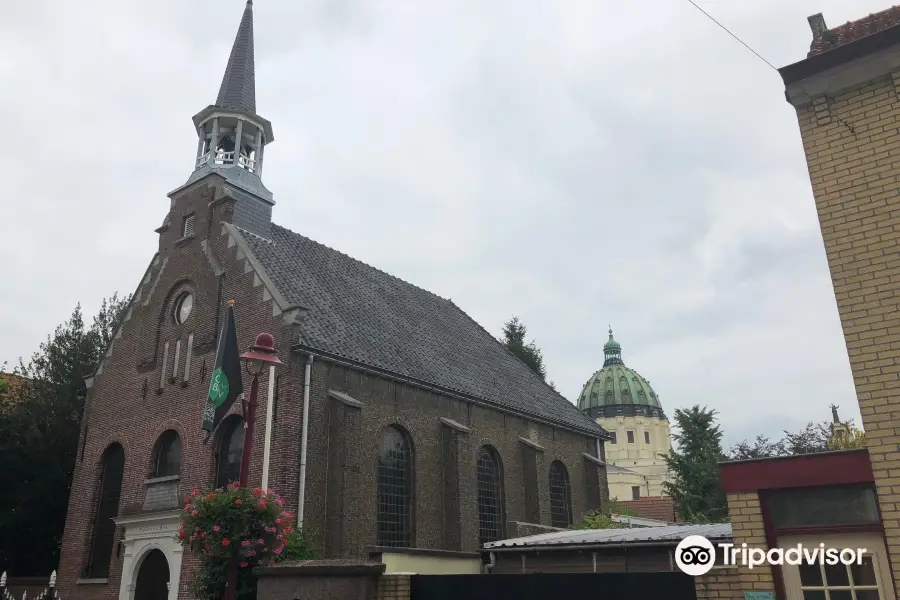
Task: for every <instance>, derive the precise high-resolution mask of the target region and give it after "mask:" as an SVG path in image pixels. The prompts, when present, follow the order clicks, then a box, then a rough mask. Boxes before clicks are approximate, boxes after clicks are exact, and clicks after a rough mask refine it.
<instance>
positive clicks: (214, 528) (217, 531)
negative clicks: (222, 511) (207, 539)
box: [213, 525, 222, 533]
mask: <svg viewBox="0 0 900 600" xmlns="http://www.w3.org/2000/svg"><path fill="white" fill-rule="evenodd" d="M220 529H222V528H221V527H219V526H218V525H213V531H215V532H216V533H219V530H220Z"/></svg>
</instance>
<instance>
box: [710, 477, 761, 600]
mask: <svg viewBox="0 0 900 600" xmlns="http://www.w3.org/2000/svg"><path fill="white" fill-rule="evenodd" d="M728 511H729V513H730V514H731V529H732V532H733V536H734V545H735V546H740V545H741V544H743V543H746V544H748V545H749V546H755V547H758V548H768V547H767V546H766V534H765V528H764V527H763V518H762V509H761V508H760V503H759V496H758V495H757V493H756V492H748V493H737V494H728ZM696 585H697V599H698V600H704V599H706V598H736V599H737V598H743V597H744V592H745V591H752V590H760V591H774V590H775V582H774V580H773V578H772V569H771V568H770V567H768V566H761V567H756V568H754V569H753V570H752V571H751V570H750V569H748V568H746V567H727V568H717V569H714V570H712V571H710V572H709V573H707V574H706V575H704V576H702V577H698V578H697V579H696Z"/></svg>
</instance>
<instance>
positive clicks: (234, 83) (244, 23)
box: [173, 0, 275, 237]
mask: <svg viewBox="0 0 900 600" xmlns="http://www.w3.org/2000/svg"><path fill="white" fill-rule="evenodd" d="M253 53H254V48H253V1H252V0H250V1H248V2H247V4H246V6H245V7H244V14H243V17H242V18H241V24H240V25H239V26H238V30H237V35H236V36H235V38H234V44H233V45H232V48H231V54H230V55H229V57H228V65H227V66H226V68H225V75H224V76H223V77H222V85H221V86H220V87H219V95H218V96H217V98H216V103H215V104H210V105H209V106H207V107H206V108H204V109H203V110H201V111H200V112H199V113H197V114H196V115H195V116H194V126H195V127H196V131H197V137H198V140H197V154H196V158H195V160H194V172H193V173H191V176H190V177H189V178H188V181H187V183H185V184H184V185H183V186H182V187H181V188H179V190H180V189H182V188H184V187H186V186H188V185H191V184H193V183H196V182H197V181H200V180H201V179H203V178H204V177H206V176H208V175H211V174H216V175H219V176H221V177H223V178H225V180H226V182H227V183H228V184H229V185H231V186H233V187H236V188H238V189H240V190H241V191H242V192H245V193H246V194H247V196H246V198H245V199H244V200H239V202H238V207H237V208H238V210H236V211H235V217H234V219H235V220H234V223H235V225H238V226H240V227H243V228H245V229H248V230H249V231H251V232H253V233H255V234H257V235H260V236H262V237H267V236H268V232H269V228H270V225H271V222H272V206H273V205H274V204H275V201H274V199H273V196H272V192H270V191H269V190H268V189H267V188H266V186H265V185H264V184H263V181H262V171H263V166H264V163H265V154H266V149H267V145H268V144H270V143H272V141H274V139H275V138H274V135H273V134H272V124H271V123H270V122H269V121H268V120H266V119H264V118H263V117H261V116H260V115H259V114H257V112H256V76H255V65H254V62H255V61H254V56H253ZM177 191H178V190H176V192H177ZM173 193H174V192H173Z"/></svg>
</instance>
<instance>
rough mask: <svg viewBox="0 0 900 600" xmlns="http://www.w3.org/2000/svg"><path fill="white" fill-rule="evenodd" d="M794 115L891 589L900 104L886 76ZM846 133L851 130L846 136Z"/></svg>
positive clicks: (896, 543) (898, 369)
mask: <svg viewBox="0 0 900 600" xmlns="http://www.w3.org/2000/svg"><path fill="white" fill-rule="evenodd" d="M819 111H820V112H819V116H818V118H817V115H816V111H815V110H814V109H813V107H812V106H808V107H800V108H798V109H797V116H798V120H799V122H800V132H801V136H802V139H803V148H804V150H805V152H806V157H807V163H808V166H809V176H810V181H811V183H812V188H813V194H814V196H815V201H816V210H817V212H818V215H819V225H820V227H821V229H822V237H823V239H824V242H825V250H826V253H827V256H828V265H829V268H830V270H831V278H832V282H833V284H834V292H835V297H836V299H837V305H838V311H839V313H840V317H841V325H842V326H843V330H844V339H845V342H846V344H847V351H848V353H849V356H850V366H851V368H852V371H853V380H854V383H855V384H856V393H857V396H858V399H859V407H860V412H861V413H862V420H863V427H864V428H865V430H866V434H867V436H868V440H869V443H868V446H869V455H870V457H871V460H872V468H873V469H874V471H875V482H876V485H877V487H878V495H879V501H880V503H881V511H882V515H883V518H884V526H885V530H886V534H887V543H888V546H889V549H888V551H889V553H890V555H891V561H892V563H893V568H894V581H895V586H896V581H897V579H898V576H900V511H898V504H897V503H898V501H900V453H898V448H900V446H898V445H900V420H898V419H900V181H898V179H900V131H898V126H900V99H898V96H897V91H896V90H895V88H894V84H893V81H892V77H891V76H890V75H887V76H885V77H883V78H880V79H878V80H876V81H873V82H870V83H868V84H866V85H865V86H861V87H859V88H857V89H854V90H850V91H848V92H845V93H842V94H840V95H838V96H837V97H836V98H834V99H833V101H832V102H831V106H830V110H828V111H824V110H823V109H821V108H820V109H819ZM851 128H852V131H851Z"/></svg>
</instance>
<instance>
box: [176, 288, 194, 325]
mask: <svg viewBox="0 0 900 600" xmlns="http://www.w3.org/2000/svg"><path fill="white" fill-rule="evenodd" d="M192 308H194V296H193V295H192V294H189V293H185V294H182V295H181V296H180V297H179V298H178V302H177V303H176V304H175V322H176V323H179V324H181V323H184V322H185V321H187V318H188V317H189V316H191V309H192Z"/></svg>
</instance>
